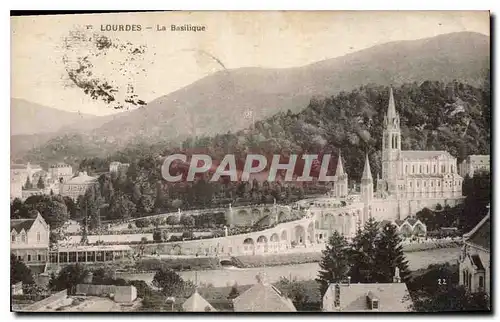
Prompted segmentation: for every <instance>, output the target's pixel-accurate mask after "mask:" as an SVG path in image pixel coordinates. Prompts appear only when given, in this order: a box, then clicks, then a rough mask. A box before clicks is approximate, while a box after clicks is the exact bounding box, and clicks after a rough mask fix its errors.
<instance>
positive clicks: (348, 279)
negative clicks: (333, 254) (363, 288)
mask: <svg viewBox="0 0 500 322" xmlns="http://www.w3.org/2000/svg"><path fill="white" fill-rule="evenodd" d="M347 286H351V277H350V276H347Z"/></svg>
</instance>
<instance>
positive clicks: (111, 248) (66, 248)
mask: <svg viewBox="0 0 500 322" xmlns="http://www.w3.org/2000/svg"><path fill="white" fill-rule="evenodd" d="M131 249H132V248H130V246H127V245H75V246H71V245H64V246H59V248H58V250H57V251H58V252H85V251H119V250H125V251H128V250H131Z"/></svg>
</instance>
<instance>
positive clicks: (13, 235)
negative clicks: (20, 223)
mask: <svg viewBox="0 0 500 322" xmlns="http://www.w3.org/2000/svg"><path fill="white" fill-rule="evenodd" d="M10 240H11V241H12V242H13V243H14V242H15V241H16V234H12V237H11V239H10Z"/></svg>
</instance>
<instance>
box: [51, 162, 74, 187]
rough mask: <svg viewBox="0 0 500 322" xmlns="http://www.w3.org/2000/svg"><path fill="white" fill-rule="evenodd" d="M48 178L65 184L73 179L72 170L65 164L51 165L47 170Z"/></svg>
mask: <svg viewBox="0 0 500 322" xmlns="http://www.w3.org/2000/svg"><path fill="white" fill-rule="evenodd" d="M49 176H50V177H51V178H52V180H54V181H57V182H59V183H63V182H66V181H68V180H70V179H71V178H72V177H73V168H72V167H71V166H70V165H69V164H66V163H62V162H61V163H56V164H52V165H51V166H50V168H49Z"/></svg>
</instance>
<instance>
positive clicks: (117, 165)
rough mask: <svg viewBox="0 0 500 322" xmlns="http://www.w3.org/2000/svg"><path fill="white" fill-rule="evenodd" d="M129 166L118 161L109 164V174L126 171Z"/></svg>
mask: <svg viewBox="0 0 500 322" xmlns="http://www.w3.org/2000/svg"><path fill="white" fill-rule="evenodd" d="M129 166H130V164H129V163H121V162H118V161H113V162H111V163H110V164H109V172H111V173H118V172H120V171H127V169H128V167H129Z"/></svg>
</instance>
